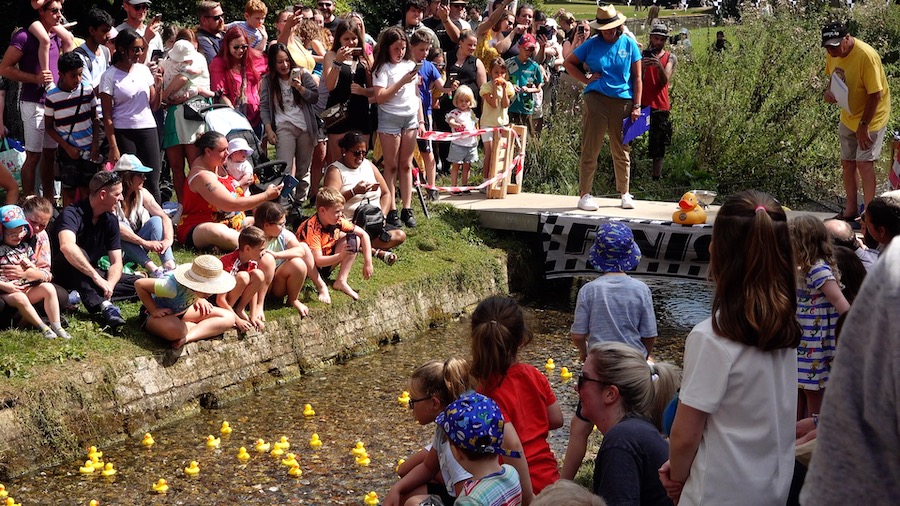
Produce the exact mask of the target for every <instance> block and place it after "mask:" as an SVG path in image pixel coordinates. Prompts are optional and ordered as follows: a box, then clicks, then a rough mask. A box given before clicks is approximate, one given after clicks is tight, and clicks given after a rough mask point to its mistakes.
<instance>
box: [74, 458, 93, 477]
mask: <svg viewBox="0 0 900 506" xmlns="http://www.w3.org/2000/svg"><path fill="white" fill-rule="evenodd" d="M78 472H80V473H81V474H91V473H93V472H94V463H93V462H91V461H90V460H85V461H84V465H83V466H81V467H79V468H78Z"/></svg>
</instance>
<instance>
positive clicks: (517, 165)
mask: <svg viewBox="0 0 900 506" xmlns="http://www.w3.org/2000/svg"><path fill="white" fill-rule="evenodd" d="M506 130H509V131H511V132H512V133H513V136H514V137H513V138H514V139H515V138H518V137H519V134H517V133H516V131H515V130H513V129H511V128H509V127H503V126H499V127H488V128H479V129H476V130H467V131H464V132H434V131H428V132H425V133H424V134H422V135H420V136H419V139H422V140H426V141H455V140H458V139H466V138H469V137H480V136H481V134H486V133H490V132H494V131H501V132H502V131H506ZM524 162H525V154H524V153H519V154H518V155H516V157H515V158H513V161H512V163H511V164H510V166H509V167H508V168H507V169H504V170H502V171H500V172H498V173H497V175H496V176H494V177H492V178H491V179H488V180H487V181H484V182H482V183H481V184H480V185H478V186H435V185H429V184H419V186H421V187H422V188H425V189H428V190H437V191H448V192H454V193H455V192H463V191H471V190H480V189H482V188H486V187H488V186H491V185H493V184H494V183H496V182H497V181H500V180H501V179H503V178H504V177H506V172H507V170H509V169H512V170H513V171H514V172H513V174H519V173H520V172H522V168H523V165H524ZM413 179H414V180H415V181H418V177H415V178H413Z"/></svg>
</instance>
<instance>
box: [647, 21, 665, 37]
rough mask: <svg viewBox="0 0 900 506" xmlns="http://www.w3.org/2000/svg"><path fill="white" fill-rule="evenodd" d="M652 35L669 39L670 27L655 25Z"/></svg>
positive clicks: (651, 30) (651, 29) (660, 24)
mask: <svg viewBox="0 0 900 506" xmlns="http://www.w3.org/2000/svg"><path fill="white" fill-rule="evenodd" d="M650 35H662V36H663V37H668V36H669V27H668V26H666V25H664V24H662V23H653V26H652V27H651V28H650Z"/></svg>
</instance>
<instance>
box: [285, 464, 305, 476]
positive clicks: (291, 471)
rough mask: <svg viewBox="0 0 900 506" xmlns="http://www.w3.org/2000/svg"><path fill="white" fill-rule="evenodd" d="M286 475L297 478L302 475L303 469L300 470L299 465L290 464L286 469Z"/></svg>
mask: <svg viewBox="0 0 900 506" xmlns="http://www.w3.org/2000/svg"><path fill="white" fill-rule="evenodd" d="M288 475H290V476H293V477H294V478H299V477H300V476H303V471H302V470H300V466H291V468H290V469H288Z"/></svg>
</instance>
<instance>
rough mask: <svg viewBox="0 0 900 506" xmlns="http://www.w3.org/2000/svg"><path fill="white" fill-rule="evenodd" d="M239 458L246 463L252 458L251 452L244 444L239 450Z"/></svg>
mask: <svg viewBox="0 0 900 506" xmlns="http://www.w3.org/2000/svg"><path fill="white" fill-rule="evenodd" d="M237 458H238V460H240V461H241V462H245V463H246V462H247V461H248V460H250V454H249V453H247V449H246V448H244V447H243V446H242V447H241V449H240V450H238V454H237Z"/></svg>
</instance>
